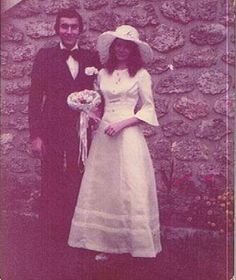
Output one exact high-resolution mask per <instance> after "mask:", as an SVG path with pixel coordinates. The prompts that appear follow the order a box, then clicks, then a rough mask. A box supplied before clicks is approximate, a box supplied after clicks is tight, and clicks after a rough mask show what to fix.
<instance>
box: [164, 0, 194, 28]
mask: <svg viewBox="0 0 236 280" xmlns="http://www.w3.org/2000/svg"><path fill="white" fill-rule="evenodd" d="M160 11H161V13H162V14H163V15H164V16H165V17H166V18H169V19H172V20H174V21H177V22H180V23H185V24H186V23H189V22H190V21H192V20H193V15H192V9H191V5H190V2H189V1H186V0H177V1H176V0H174V1H164V2H163V3H162V5H161V6H160Z"/></svg>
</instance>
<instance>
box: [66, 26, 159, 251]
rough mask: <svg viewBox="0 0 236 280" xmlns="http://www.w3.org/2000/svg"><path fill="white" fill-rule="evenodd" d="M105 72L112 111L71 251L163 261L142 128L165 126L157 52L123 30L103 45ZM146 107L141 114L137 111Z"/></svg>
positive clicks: (91, 166) (89, 170)
mask: <svg viewBox="0 0 236 280" xmlns="http://www.w3.org/2000/svg"><path fill="white" fill-rule="evenodd" d="M97 49H98V51H99V55H100V59H101V62H102V63H103V65H104V68H103V69H101V70H100V71H99V73H98V77H97V84H98V86H99V90H100V91H101V92H102V94H103V97H104V99H105V110H104V114H103V117H102V120H101V122H100V124H99V128H98V130H97V131H96V133H95V136H94V139H93V142H92V144H91V148H90V152H89V156H88V159H87V162H86V166H85V173H84V176H83V179H82V183H81V188H80V193H79V196H78V201H77V205H76V208H75V211H74V216H73V219H72V223H71V229H70V235H69V241H68V243H69V245H70V246H72V247H77V248H85V249H89V250H94V251H98V252H103V253H113V254H121V253H130V254H131V255H132V256H133V257H156V255H157V253H159V252H160V251H161V242H160V227H159V210H158V201H157V193H156V183H155V176H154V170H153V165H152V161H151V157H150V153H149V150H148V147H147V144H146V141H145V138H144V136H143V134H142V131H141V128H140V127H139V124H141V123H142V122H145V123H147V124H150V125H153V126H158V125H159V124H158V121H157V118H156V113H155V108H154V103H153V96H152V81H151V77H150V74H149V73H148V72H147V70H146V69H145V68H144V66H143V65H144V63H146V62H148V61H150V60H151V59H152V50H151V48H150V46H149V45H148V44H147V43H145V42H143V41H141V40H139V34H138V32H137V30H136V29H135V28H134V27H132V26H129V25H122V26H120V27H118V28H117V29H116V30H115V31H108V32H104V33H102V34H101V35H100V36H99V38H98V42H97ZM138 101H141V104H142V106H141V108H140V109H139V110H138V111H137V112H135V107H136V105H137V103H138Z"/></svg>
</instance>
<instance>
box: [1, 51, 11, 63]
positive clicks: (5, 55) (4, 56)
mask: <svg viewBox="0 0 236 280" xmlns="http://www.w3.org/2000/svg"><path fill="white" fill-rule="evenodd" d="M8 58H9V53H8V51H6V50H1V52H0V61H1V65H6V64H7V62H8Z"/></svg>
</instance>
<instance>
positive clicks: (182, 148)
mask: <svg viewBox="0 0 236 280" xmlns="http://www.w3.org/2000/svg"><path fill="white" fill-rule="evenodd" d="M172 152H173V154H174V156H175V158H176V159H178V160H181V161H206V160H208V158H209V149H208V147H207V146H206V145H205V144H204V143H202V142H201V141H199V140H196V139H184V140H180V141H176V142H173V144H172Z"/></svg>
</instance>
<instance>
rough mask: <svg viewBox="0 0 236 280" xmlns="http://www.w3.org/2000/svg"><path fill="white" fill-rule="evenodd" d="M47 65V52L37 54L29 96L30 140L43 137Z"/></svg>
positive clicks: (41, 51)
mask: <svg viewBox="0 0 236 280" xmlns="http://www.w3.org/2000/svg"><path fill="white" fill-rule="evenodd" d="M46 64H47V59H46V56H45V51H44V50H40V51H39V53H38V54H37V56H36V58H35V61H34V65H33V70H32V74H31V89H30V95H29V104H28V107H29V128H30V138H31V139H34V138H36V137H40V136H41V131H42V106H43V101H44V96H45V91H46V84H47V83H46V77H47V76H46V75H47V71H46V68H47V67H46Z"/></svg>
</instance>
